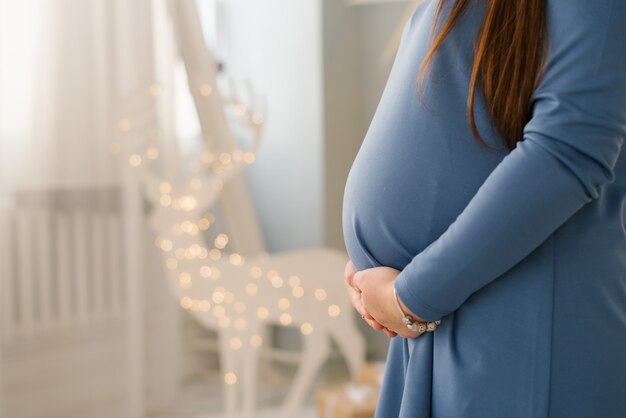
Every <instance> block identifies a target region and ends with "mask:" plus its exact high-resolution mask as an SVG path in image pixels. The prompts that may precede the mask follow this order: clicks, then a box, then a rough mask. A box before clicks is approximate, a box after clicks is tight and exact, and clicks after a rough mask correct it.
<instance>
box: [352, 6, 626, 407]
mask: <svg viewBox="0 0 626 418" xmlns="http://www.w3.org/2000/svg"><path fill="white" fill-rule="evenodd" d="M625 137H626V1H624V0H594V1H589V0H514V1H513V0H473V1H472V0H425V1H423V2H422V3H421V4H420V5H419V6H418V7H417V9H416V10H415V12H414V13H413V15H412V16H411V19H410V20H409V22H408V23H407V24H406V26H405V28H404V31H403V35H402V40H401V44H400V48H399V51H398V53H397V56H396V59H395V62H394V65H393V68H392V71H391V73H390V76H389V79H388V82H387V85H386V87H385V90H384V93H383V95H382V98H381V100H380V103H379V106H378V108H377V110H376V113H375V116H374V118H373V120H372V122H371V125H370V128H369V130H368V132H367V135H366V137H365V139H364V142H363V144H362V146H361V148H360V150H359V152H358V154H357V156H356V159H355V161H354V163H353V165H352V168H351V170H350V174H349V176H348V180H347V183H346V186H345V195H344V206H343V228H344V230H343V232H344V237H345V241H346V247H347V249H348V253H349V256H350V258H351V261H350V262H349V263H348V265H347V266H346V274H345V280H346V285H347V290H348V292H349V293H350V296H351V298H352V301H353V305H354V307H355V309H356V310H357V311H358V312H359V314H360V315H362V316H363V318H364V319H365V320H366V321H367V322H368V323H369V324H370V325H371V326H372V327H373V328H375V329H377V330H381V331H383V332H386V333H387V335H388V336H389V337H391V339H390V345H389V351H388V357H387V367H386V371H385V375H384V380H383V386H382V389H381V396H380V399H379V402H378V407H377V410H376V417H377V418H395V417H403V418H425V417H438V418H540V417H551V418H596V417H597V418H624V417H626V151H624V148H626V147H625V146H624V141H625Z"/></svg>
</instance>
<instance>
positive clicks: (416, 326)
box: [393, 287, 441, 332]
mask: <svg viewBox="0 0 626 418" xmlns="http://www.w3.org/2000/svg"><path fill="white" fill-rule="evenodd" d="M393 297H394V299H395V300H396V306H397V307H398V311H399V312H400V315H402V323H403V324H404V325H406V327H407V328H408V329H410V330H411V331H419V332H429V331H434V330H436V329H437V326H438V325H439V324H440V323H441V320H437V321H429V322H423V321H418V320H416V319H415V318H413V317H412V316H411V315H407V314H406V313H405V312H404V311H403V310H402V307H401V306H400V300H399V298H398V292H396V288H395V287H394V288H393Z"/></svg>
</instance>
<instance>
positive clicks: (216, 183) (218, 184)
mask: <svg viewBox="0 0 626 418" xmlns="http://www.w3.org/2000/svg"><path fill="white" fill-rule="evenodd" d="M213 188H214V189H215V190H222V189H223V188H224V181H223V180H220V179H215V180H213Z"/></svg>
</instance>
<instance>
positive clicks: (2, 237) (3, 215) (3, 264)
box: [0, 208, 14, 418]
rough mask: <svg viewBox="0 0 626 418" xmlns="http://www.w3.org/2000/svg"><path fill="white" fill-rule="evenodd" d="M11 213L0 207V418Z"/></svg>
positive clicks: (9, 304)
mask: <svg viewBox="0 0 626 418" xmlns="http://www.w3.org/2000/svg"><path fill="white" fill-rule="evenodd" d="M11 236H12V231H11V214H10V212H9V211H8V210H4V209H2V208H0V418H4V417H5V412H4V409H5V407H4V405H5V402H4V399H5V395H4V387H5V384H4V382H5V378H4V355H3V353H4V345H5V344H9V343H10V342H11V341H12V339H13V324H14V323H13V321H14V319H13V286H12V283H13V278H14V276H13V271H12V270H13V269H12V267H13V264H12V260H11V257H10V254H11V253H10V251H11V246H10V243H11V242H12V239H11Z"/></svg>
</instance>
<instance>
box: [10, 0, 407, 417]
mask: <svg viewBox="0 0 626 418" xmlns="http://www.w3.org/2000/svg"><path fill="white" fill-rule="evenodd" d="M416 4H417V2H416V1H393V0H362V1H360V0H353V1H349V0H298V1H294V0H196V1H194V0H19V1H18V0H0V237H1V240H0V285H1V287H0V336H1V344H0V418H39V417H45V418H52V417H63V418H74V417H75V418H92V417H94V418H95V417H107V418H111V417H114V418H117V417H119V418H126V417H128V418H140V417H153V418H178V417H185V418H186V417H217V416H224V417H235V416H237V417H255V416H258V417H282V418H291V417H327V418H331V417H339V418H341V417H357V416H358V417H367V416H373V406H372V405H373V404H375V398H376V391H377V390H378V389H377V385H378V384H379V383H380V377H381V375H382V367H383V365H382V363H381V362H382V361H384V359H385V356H386V351H387V345H388V342H389V340H388V339H387V337H386V336H385V335H384V334H382V333H375V332H374V331H372V330H369V329H368V328H367V327H366V326H365V324H364V323H363V322H362V321H361V319H360V318H359V317H358V316H357V315H356V314H355V313H354V312H353V311H352V309H351V307H350V304H349V301H348V300H347V296H346V295H345V291H344V289H343V268H344V266H345V263H346V262H347V260H348V256H347V254H346V253H345V247H344V244H343V235H342V227H341V207H342V196H343V190H344V185H345V180H346V177H347V174H348V171H349V169H350V166H351V164H352V161H353V159H354V157H355V155H356V153H357V151H358V149H359V146H360V144H361V142H362V140H363V137H364V135H365V133H366V131H367V128H368V126H369V121H370V120H371V118H372V116H373V113H374V111H375V109H376V106H377V104H378V100H379V98H380V95H381V93H382V90H383V88H384V85H385V81H386V78H387V75H388V72H389V70H390V68H391V64H392V62H393V57H394V53H395V48H396V45H397V42H398V39H399V35H400V32H401V29H402V27H403V24H404V22H405V21H406V19H407V18H408V16H409V14H410V12H411V11H412V10H413V7H415V5H416Z"/></svg>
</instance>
